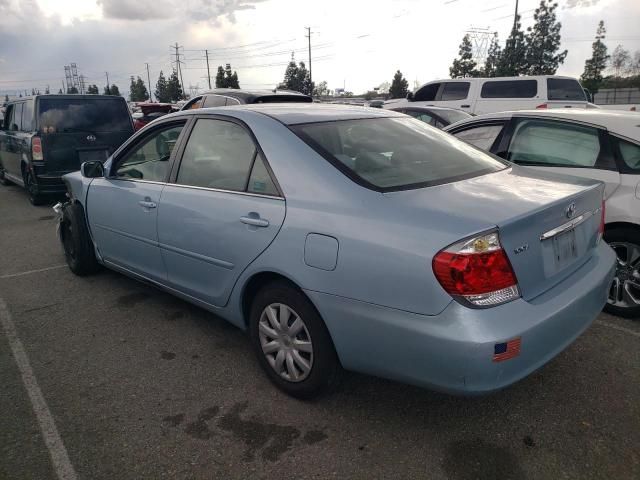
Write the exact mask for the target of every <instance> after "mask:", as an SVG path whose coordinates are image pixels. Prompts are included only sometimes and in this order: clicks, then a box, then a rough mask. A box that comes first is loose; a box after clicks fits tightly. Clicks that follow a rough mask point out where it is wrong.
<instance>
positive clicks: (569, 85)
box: [547, 78, 587, 102]
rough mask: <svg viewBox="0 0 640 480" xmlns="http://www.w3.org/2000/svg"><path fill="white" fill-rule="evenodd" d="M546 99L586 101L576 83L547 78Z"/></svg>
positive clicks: (563, 79) (570, 79)
mask: <svg viewBox="0 0 640 480" xmlns="http://www.w3.org/2000/svg"><path fill="white" fill-rule="evenodd" d="M547 98H548V99H549V100H581V101H583V102H584V101H585V100H586V99H587V98H586V97H585V94H584V90H583V89H582V87H581V86H580V84H579V83H578V81H577V80H574V79H572V78H548V79H547Z"/></svg>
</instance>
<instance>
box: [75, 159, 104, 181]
mask: <svg viewBox="0 0 640 480" xmlns="http://www.w3.org/2000/svg"><path fill="white" fill-rule="evenodd" d="M80 174H81V175H82V176H83V177H85V178H100V177H104V165H102V162H101V161H99V160H93V161H91V162H84V163H83V164H82V165H80Z"/></svg>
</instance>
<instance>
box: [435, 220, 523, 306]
mask: <svg viewBox="0 0 640 480" xmlns="http://www.w3.org/2000/svg"><path fill="white" fill-rule="evenodd" d="M433 272H434V273H435V276H436V278H437V279H438V281H439V282H440V285H442V288H444V290H445V291H446V292H447V293H449V294H450V295H453V296H454V297H457V298H462V299H464V300H466V301H467V302H469V303H471V304H473V305H476V306H493V305H499V304H501V303H505V302H508V301H510V300H514V299H515V298H518V297H519V296H520V294H519V292H518V287H517V283H518V282H517V280H516V275H515V273H514V272H513V268H511V263H510V262H509V259H508V258H507V254H506V253H505V251H504V250H503V249H502V246H501V245H500V241H499V238H498V234H497V232H493V233H490V234H487V235H483V236H480V237H476V238H472V239H470V240H465V241H463V242H460V243H457V244H455V245H452V246H451V247H448V248H446V249H444V250H442V251H441V252H439V253H438V254H437V255H436V256H435V257H434V258H433Z"/></svg>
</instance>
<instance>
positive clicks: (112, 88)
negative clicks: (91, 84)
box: [108, 84, 121, 97]
mask: <svg viewBox="0 0 640 480" xmlns="http://www.w3.org/2000/svg"><path fill="white" fill-rule="evenodd" d="M108 95H112V96H114V97H120V96H121V95H120V89H119V88H118V86H117V85H114V84H112V85H111V86H110V88H109V93H108Z"/></svg>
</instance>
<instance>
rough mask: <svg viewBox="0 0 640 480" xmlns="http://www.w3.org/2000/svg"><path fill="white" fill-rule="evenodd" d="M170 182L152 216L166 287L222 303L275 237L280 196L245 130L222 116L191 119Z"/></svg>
mask: <svg viewBox="0 0 640 480" xmlns="http://www.w3.org/2000/svg"><path fill="white" fill-rule="evenodd" d="M173 177H174V178H175V182H174V183H170V184H168V185H167V186H166V187H165V189H164V191H163V192H162V199H161V201H160V208H159V211H158V237H159V242H160V248H161V251H162V257H163V259H164V262H165V264H166V266H167V272H168V281H169V285H170V286H172V287H173V288H175V289H176V290H179V291H181V292H183V293H185V294H187V295H189V296H191V297H194V298H196V299H198V300H201V301H203V302H206V303H208V304H211V305H216V306H223V305H225V304H226V303H227V300H228V298H229V295H230V294H231V291H232V289H233V286H234V284H235V282H236V280H237V279H238V276H239V275H240V274H241V273H242V271H243V270H244V269H245V268H246V267H247V266H248V265H249V264H250V263H251V262H252V261H253V260H254V259H255V258H256V257H257V256H258V255H260V253H262V252H263V251H264V250H265V249H266V248H267V247H268V246H269V244H270V243H271V242H272V241H273V239H274V238H275V236H276V234H277V233H278V231H279V229H280V227H281V225H282V222H283V220H284V215H285V202H284V198H283V197H282V196H281V195H280V193H279V190H278V188H277V187H276V182H275V181H274V179H273V178H272V175H271V173H270V171H269V167H268V165H267V160H266V158H265V157H264V155H263V153H262V152H261V151H260V148H259V146H258V145H257V143H256V142H255V141H254V139H253V136H252V135H251V132H250V131H249V130H248V129H247V127H245V126H244V125H241V124H239V123H235V122H234V121H232V120H231V119H228V118H225V117H211V116H208V117H204V116H203V117H199V118H198V119H197V121H196V123H195V124H194V126H193V130H192V131H191V133H190V135H189V139H188V141H187V142H186V146H185V147H184V152H183V153H182V156H181V161H180V163H179V164H176V168H175V171H174V174H173Z"/></svg>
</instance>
